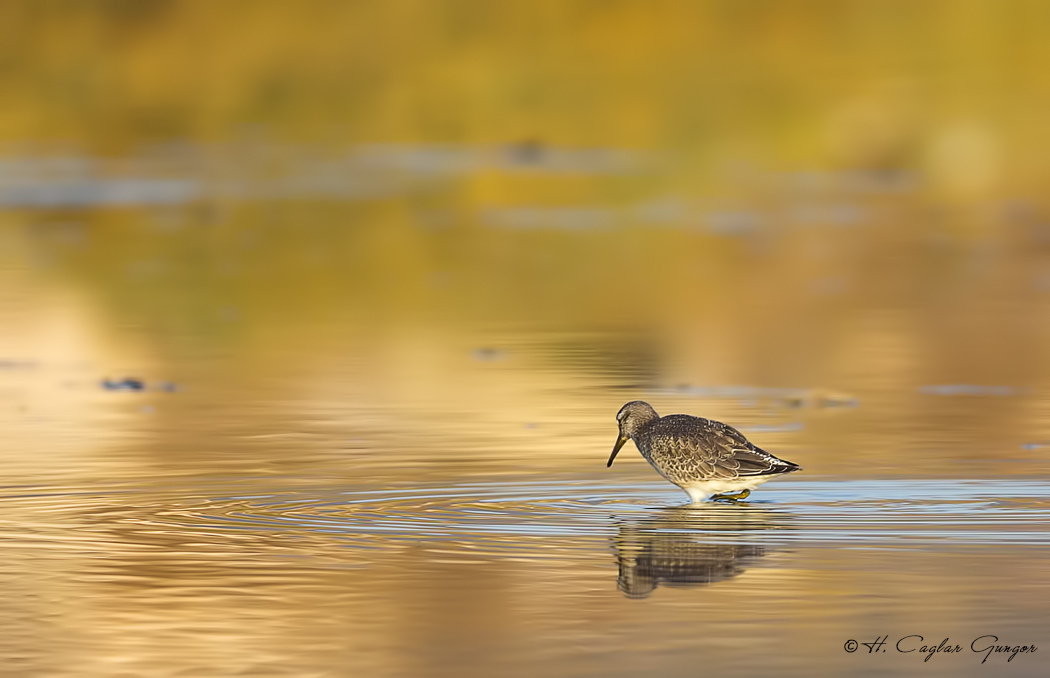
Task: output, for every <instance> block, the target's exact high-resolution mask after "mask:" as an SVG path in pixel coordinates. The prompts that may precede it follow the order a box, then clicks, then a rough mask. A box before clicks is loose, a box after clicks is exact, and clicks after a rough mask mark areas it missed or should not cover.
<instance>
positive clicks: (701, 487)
mask: <svg viewBox="0 0 1050 678" xmlns="http://www.w3.org/2000/svg"><path fill="white" fill-rule="evenodd" d="M773 478H776V476H775V475H765V476H751V477H749V478H733V479H730V480H702V481H700V482H696V483H689V484H688V485H682V486H681V487H682V489H683V490H685V491H686V492H687V493H689V498H690V499H692V500H693V503H694V504H696V503H699V502H701V501H704V500H705V499H708V498H709V497H711V496H712V495H715V494H724V493H726V492H739V491H740V490H753V489H755V488H756V487H758V486H759V485H761V484H762V483H764V482H766V481H767V480H772V479H773Z"/></svg>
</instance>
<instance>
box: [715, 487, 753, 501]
mask: <svg viewBox="0 0 1050 678" xmlns="http://www.w3.org/2000/svg"><path fill="white" fill-rule="evenodd" d="M750 496H751V490H740V491H739V492H737V493H736V494H716V495H715V496H713V497H711V501H740V500H741V499H747V498H748V497H750Z"/></svg>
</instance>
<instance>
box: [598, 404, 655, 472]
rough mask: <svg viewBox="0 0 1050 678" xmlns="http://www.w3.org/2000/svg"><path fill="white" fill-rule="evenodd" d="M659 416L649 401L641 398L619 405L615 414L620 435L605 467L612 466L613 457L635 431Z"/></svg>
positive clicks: (614, 457)
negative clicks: (618, 409)
mask: <svg viewBox="0 0 1050 678" xmlns="http://www.w3.org/2000/svg"><path fill="white" fill-rule="evenodd" d="M659 418H660V415H658V414H657V413H656V410H654V409H653V408H652V406H651V405H649V403H645V402H642V401H641V400H632V401H631V402H629V403H627V404H626V405H624V406H623V407H621V408H620V411H619V413H618V414H617V415H616V421H617V422H619V424H620V437H619V438H617V439H616V446H615V447H613V451H612V454H611V455H609V463H608V464H606V467H608V466H612V463H613V459H616V453H617V452H619V451H620V448H621V447H623V446H624V443H626V442H627V441H628V440H630V439H631V438H633V437H634V434H635V433H637V432H638V431H640V430H641V429H642V428H643V427H645V426H647V425H648V424H649V423H651V422H652V421H653V420H654V419H659Z"/></svg>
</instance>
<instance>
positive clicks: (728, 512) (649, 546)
mask: <svg viewBox="0 0 1050 678" xmlns="http://www.w3.org/2000/svg"><path fill="white" fill-rule="evenodd" d="M619 527H620V530H619V534H618V535H617V536H616V537H614V538H613V550H614V551H615V553H616V560H617V562H618V563H619V566H620V576H619V578H618V579H617V582H616V584H617V587H618V588H619V589H620V590H621V591H623V593H624V594H625V595H626V596H627V597H628V598H645V597H647V596H649V594H651V593H652V592H653V590H654V589H656V587H657V586H659V585H664V586H704V585H707V584H716V583H718V582H720V581H724V580H726V579H731V578H733V577H735V576H737V575H738V574H740V573H742V572H744V571H745V570H746V569H747V568H748V567H750V566H751V565H753V564H754V563H755V562H756V561H758V560H759V559H760V558H762V557H763V556H765V555H767V554H768V553H770V552H771V550H770V548H769V546H768V545H766V544H762V543H760V542H761V541H762V539H761V537H762V533H764V532H768V531H770V530H776V529H785V528H787V527H788V525H787V521H786V516H785V515H784V514H783V512H782V511H772V510H769V509H761V508H754V507H744V506H718V505H705V506H703V507H680V508H673V509H663V510H661V511H660V512H659V513H658V514H657V515H656V516H654V517H652V518H645V519H642V520H624V521H622V522H620V525H619ZM766 541H768V540H766Z"/></svg>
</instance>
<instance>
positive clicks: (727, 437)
mask: <svg viewBox="0 0 1050 678" xmlns="http://www.w3.org/2000/svg"><path fill="white" fill-rule="evenodd" d="M650 440H651V443H650V445H651V448H652V450H653V461H655V462H657V464H658V465H659V466H660V467H661V468H662V469H663V471H664V475H666V476H667V477H668V478H669V479H670V480H672V481H680V480H697V479H731V478H738V477H740V476H755V475H764V474H767V473H777V472H780V470H778V467H779V465H781V464H783V463H784V462H781V460H779V459H777V458H776V457H774V456H773V455H771V454H769V453H767V452H765V451H764V450H761V449H759V448H757V447H755V446H754V445H752V444H751V443H750V442H749V441H748V440H747V438H745V437H744V436H743V434H741V433H740V431H737V430H736V429H735V428H733V427H732V426H727V425H725V424H723V423H721V422H717V421H711V420H710V419H703V418H701V417H690V416H688V415H670V416H667V417H663V418H662V419H661V420H660V421H659V423H658V425H657V426H655V427H654V428H653V430H652V431H651V432H650ZM672 476H674V477H672Z"/></svg>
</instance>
